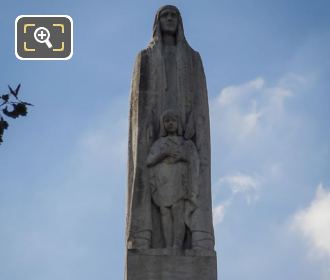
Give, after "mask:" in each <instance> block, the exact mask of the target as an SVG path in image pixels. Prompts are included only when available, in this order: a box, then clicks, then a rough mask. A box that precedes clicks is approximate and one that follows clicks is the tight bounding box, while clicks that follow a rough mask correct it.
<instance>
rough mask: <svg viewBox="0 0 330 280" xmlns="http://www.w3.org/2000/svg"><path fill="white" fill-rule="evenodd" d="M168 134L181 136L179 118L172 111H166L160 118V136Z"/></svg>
mask: <svg viewBox="0 0 330 280" xmlns="http://www.w3.org/2000/svg"><path fill="white" fill-rule="evenodd" d="M169 134H172V135H173V134H174V135H182V127H181V122H180V117H179V114H178V113H177V112H176V111H174V110H166V111H164V113H163V114H162V115H161V117H160V136H163V137H164V136H167V135H169Z"/></svg>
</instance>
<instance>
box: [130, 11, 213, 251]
mask: <svg viewBox="0 0 330 280" xmlns="http://www.w3.org/2000/svg"><path fill="white" fill-rule="evenodd" d="M164 8H166V6H165V7H163V8H161V9H160V10H159V11H158V12H157V14H156V17H155V22H154V28H153V38H152V41H151V43H150V44H149V46H148V47H147V48H146V49H144V50H142V51H141V52H140V53H139V54H138V56H137V59H136V62H135V66H134V72H133V80H132V87H131V101H130V124H129V150H128V196H127V198H128V203H127V225H126V230H127V231H126V238H127V242H128V248H160V247H162V242H161V240H160V239H161V237H160V233H159V224H157V223H159V217H158V219H157V215H159V213H158V212H157V209H155V205H153V203H152V199H151V190H150V186H148V184H146V180H144V178H143V176H144V174H145V172H144V170H145V169H146V168H147V167H146V159H147V155H148V152H149V150H150V148H151V146H152V144H153V143H154V142H155V141H156V140H157V138H158V135H159V129H160V128H159V118H160V116H161V114H162V112H163V111H165V110H167V109H174V110H176V111H178V112H179V113H180V119H181V120H182V123H183V127H184V134H183V135H184V138H185V139H187V140H191V141H193V142H194V144H195V146H196V148H197V151H198V156H199V160H200V166H199V172H200V173H199V178H198V179H197V180H198V185H199V197H198V207H197V209H196V210H195V211H194V212H193V214H192V217H191V224H190V229H191V237H190V238H191V240H192V243H191V244H190V246H191V247H192V246H193V247H201V248H206V249H213V246H214V234H213V224H212V202H211V178H210V177H211V174H210V160H211V159H210V125H209V109H208V98H207V88H206V81H205V75H204V70H203V65H202V61H201V58H200V55H199V54H198V52H196V51H194V50H193V49H192V48H191V47H190V46H189V44H188V42H187V41H186V39H185V36H184V31H183V25H182V19H181V16H180V13H179V11H177V12H178V15H179V20H178V30H177V33H176V45H175V46H173V47H171V48H170V49H168V48H165V46H164V45H163V43H162V37H161V36H162V35H161V30H160V23H159V15H160V12H161V11H162V10H163V9H164ZM175 9H176V8H175ZM167 69H175V71H168V70H167ZM188 247H189V246H188Z"/></svg>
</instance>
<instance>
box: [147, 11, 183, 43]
mask: <svg viewBox="0 0 330 280" xmlns="http://www.w3.org/2000/svg"><path fill="white" fill-rule="evenodd" d="M164 33H168V34H173V35H174V36H175V37H176V42H179V43H181V42H184V43H186V39H185V37H184V31H183V24H182V18H181V14H180V11H179V9H178V8H177V7H175V6H173V5H166V6H163V7H161V8H160V9H159V10H158V11H157V13H156V16H155V21H154V26H153V35H152V42H153V43H155V42H158V41H161V40H160V39H161V37H162V35H163V34H164Z"/></svg>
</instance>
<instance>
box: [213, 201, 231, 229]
mask: <svg viewBox="0 0 330 280" xmlns="http://www.w3.org/2000/svg"><path fill="white" fill-rule="evenodd" d="M230 204H231V200H230V199H228V200H226V201H225V202H222V203H220V204H218V205H217V206H215V207H213V210H212V211H213V224H214V225H215V226H216V225H217V224H220V223H222V221H223V219H224V217H225V212H226V210H227V208H228V207H229V206H230Z"/></svg>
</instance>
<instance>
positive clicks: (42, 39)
mask: <svg viewBox="0 0 330 280" xmlns="http://www.w3.org/2000/svg"><path fill="white" fill-rule="evenodd" d="M49 37H50V32H49V30H48V29H47V28H46V27H38V28H37V29H36V30H35V31H34V39H35V40H36V41H37V42H38V43H42V44H44V43H45V44H46V45H47V47H48V48H49V49H51V48H52V47H53V45H52V43H51V42H50V41H49Z"/></svg>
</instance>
